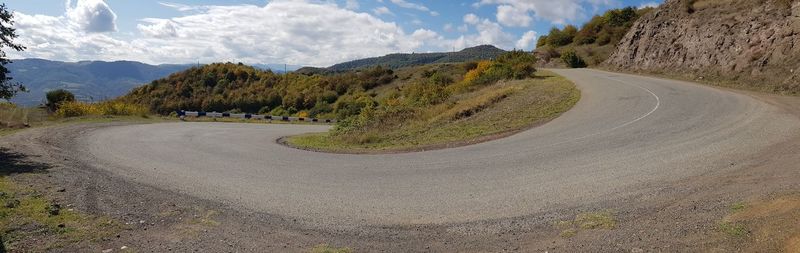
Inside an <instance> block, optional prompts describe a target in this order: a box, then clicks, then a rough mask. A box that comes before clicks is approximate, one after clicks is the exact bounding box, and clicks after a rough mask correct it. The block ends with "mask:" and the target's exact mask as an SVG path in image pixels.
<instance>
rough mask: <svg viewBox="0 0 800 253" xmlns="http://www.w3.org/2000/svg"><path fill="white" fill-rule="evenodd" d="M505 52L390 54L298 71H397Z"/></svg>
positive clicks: (491, 48)
mask: <svg viewBox="0 0 800 253" xmlns="http://www.w3.org/2000/svg"><path fill="white" fill-rule="evenodd" d="M505 52H506V51H505V50H502V49H499V48H497V47H495V46H492V45H481V46H476V47H470V48H465V49H463V50H461V51H458V52H439V53H411V54H388V55H385V56H380V57H372V58H364V59H359V60H354V61H348V62H343V63H339V64H335V65H333V66H330V67H327V68H313V67H305V68H301V69H298V70H297V71H298V72H300V73H304V74H315V73H325V72H342V71H348V70H354V69H362V68H368V67H374V66H382V67H387V68H390V69H396V68H402V67H411V66H420V65H425V64H431V63H456V62H467V61H476V60H489V59H494V58H495V57H497V56H498V55H501V54H503V53H505Z"/></svg>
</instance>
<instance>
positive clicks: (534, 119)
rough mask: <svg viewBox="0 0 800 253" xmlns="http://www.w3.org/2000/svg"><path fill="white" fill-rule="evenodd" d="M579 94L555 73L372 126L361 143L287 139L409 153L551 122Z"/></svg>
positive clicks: (316, 146) (348, 149) (322, 137)
mask: <svg viewBox="0 0 800 253" xmlns="http://www.w3.org/2000/svg"><path fill="white" fill-rule="evenodd" d="M579 98H580V91H578V90H577V89H576V88H575V86H574V84H572V83H571V82H569V81H568V80H566V79H565V78H563V77H561V76H557V75H555V74H554V73H552V72H547V71H540V72H538V73H537V78H534V79H526V80H518V81H506V82H499V83H497V84H495V85H491V86H487V87H485V88H483V89H480V90H477V91H474V92H470V93H465V94H460V95H458V96H455V97H453V98H451V100H450V101H449V102H447V103H443V104H440V105H436V106H432V107H430V108H426V109H425V110H423V111H421V112H420V113H418V114H417V116H415V117H413V118H412V119H410V120H409V121H408V122H406V123H405V124H402V125H400V126H398V127H387V128H375V129H370V131H368V132H367V133H366V134H363V135H362V136H361V138H363V140H361V141H356V142H353V141H350V140H345V139H342V138H335V137H332V136H331V135H330V134H328V133H314V134H306V135H300V136H293V137H289V138H287V139H286V140H285V141H286V143H287V144H289V145H291V146H295V147H298V148H304V149H312V150H322V151H330V152H344V153H374V152H392V151H410V150H420V149H431V148H441V147H448V146H458V145H464V144H470V143H475V142H481V141H486V140H490V139H493V138H496V137H501V136H505V135H509V134H513V133H516V132H518V131H521V130H524V129H527V128H530V127H532V126H535V125H537V124H542V123H544V122H547V121H549V120H551V119H553V118H555V117H557V116H558V115H560V114H561V113H563V112H565V111H567V110H569V109H570V108H572V106H573V105H574V104H575V103H576V102H577V101H578V99H579Z"/></svg>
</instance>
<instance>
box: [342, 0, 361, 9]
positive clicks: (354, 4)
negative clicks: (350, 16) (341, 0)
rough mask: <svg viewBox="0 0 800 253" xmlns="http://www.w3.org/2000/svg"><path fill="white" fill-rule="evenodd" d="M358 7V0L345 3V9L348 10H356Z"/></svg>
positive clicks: (348, 0)
mask: <svg viewBox="0 0 800 253" xmlns="http://www.w3.org/2000/svg"><path fill="white" fill-rule="evenodd" d="M360 7H361V5H360V4H358V0H347V2H346V3H345V8H347V9H350V10H358V8H360Z"/></svg>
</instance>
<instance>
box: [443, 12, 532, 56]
mask: <svg viewBox="0 0 800 253" xmlns="http://www.w3.org/2000/svg"><path fill="white" fill-rule="evenodd" d="M464 22H465V23H467V24H472V25H474V26H475V30H476V31H477V33H476V34H467V35H462V36H461V37H459V38H457V39H455V40H453V41H452V43H453V45H455V47H456V48H465V47H472V46H478V45H484V44H490V45H495V46H497V47H500V48H505V49H512V48H513V47H514V46H515V45H516V42H517V41H516V40H515V39H514V36H513V35H511V34H510V33H507V32H505V31H504V30H503V27H502V26H501V25H500V24H498V23H495V22H492V21H491V20H489V19H481V18H479V17H478V16H476V15H474V14H467V15H465V16H464ZM460 29H461V28H459V30H460ZM464 29H465V30H466V26H465V27H464Z"/></svg>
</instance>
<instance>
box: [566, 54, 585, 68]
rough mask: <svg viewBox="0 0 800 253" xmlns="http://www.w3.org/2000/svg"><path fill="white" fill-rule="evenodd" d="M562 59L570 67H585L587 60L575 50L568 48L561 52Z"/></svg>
mask: <svg viewBox="0 0 800 253" xmlns="http://www.w3.org/2000/svg"><path fill="white" fill-rule="evenodd" d="M561 60H563V61H564V64H566V65H567V67H570V68H585V67H586V62H585V61H583V59H582V58H581V57H580V56H578V54H577V53H575V51H574V50H568V51H566V52H564V53H562V54H561Z"/></svg>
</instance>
